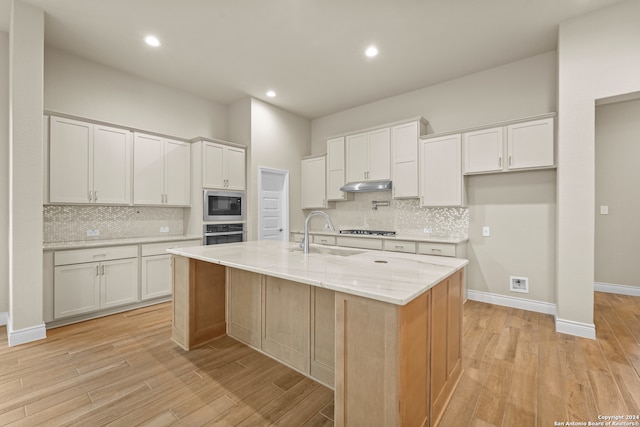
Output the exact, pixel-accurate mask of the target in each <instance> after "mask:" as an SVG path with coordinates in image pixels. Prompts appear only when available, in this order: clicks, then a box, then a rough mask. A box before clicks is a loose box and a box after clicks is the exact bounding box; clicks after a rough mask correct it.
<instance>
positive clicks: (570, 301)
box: [556, 0, 640, 336]
mask: <svg viewBox="0 0 640 427" xmlns="http://www.w3.org/2000/svg"><path fill="white" fill-rule="evenodd" d="M639 22H640V1H638V0H628V1H624V2H621V3H617V4H615V5H614V6H611V7H609V8H606V9H602V10H600V11H596V12H594V13H590V14H587V15H583V16H581V17H578V18H575V19H572V20H570V21H567V22H565V23H563V24H561V25H560V31H559V36H558V61H559V62H558V66H559V67H558V69H559V73H558V118H559V124H558V178H557V179H558V190H557V191H558V193H557V194H558V201H557V203H558V213H557V214H558V217H557V227H558V232H557V260H558V262H557V278H556V281H557V283H558V287H557V297H556V300H557V304H558V316H557V319H558V322H559V324H560V327H559V330H562V326H563V325H564V326H566V328H568V329H571V328H572V327H573V326H575V327H577V328H579V329H580V328H582V329H583V330H585V332H587V333H586V334H585V335H587V336H592V335H593V334H594V333H595V329H594V328H593V283H594V216H595V189H594V187H595V184H594V181H595V172H594V169H595V168H594V163H595V143H594V141H595V100H596V99H599V98H605V97H610V96H616V95H621V94H624V93H629V92H637V91H638V90H640V25H639V24H638V23H639ZM565 320H566V321H567V322H565Z"/></svg>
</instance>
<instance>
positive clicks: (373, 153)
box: [367, 128, 391, 181]
mask: <svg viewBox="0 0 640 427" xmlns="http://www.w3.org/2000/svg"><path fill="white" fill-rule="evenodd" d="M390 135H391V132H390V130H389V128H384V129H379V130H374V131H371V132H369V133H368V138H369V168H368V169H367V181H369V180H371V181H376V180H380V179H391V136H390Z"/></svg>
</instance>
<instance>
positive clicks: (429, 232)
mask: <svg viewBox="0 0 640 427" xmlns="http://www.w3.org/2000/svg"><path fill="white" fill-rule="evenodd" d="M422 232H423V233H424V234H431V233H433V229H432V228H431V227H425V228H423V229H422Z"/></svg>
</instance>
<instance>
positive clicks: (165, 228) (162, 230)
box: [160, 227, 169, 233]
mask: <svg viewBox="0 0 640 427" xmlns="http://www.w3.org/2000/svg"><path fill="white" fill-rule="evenodd" d="M160 232H161V233H168V232H169V227H160Z"/></svg>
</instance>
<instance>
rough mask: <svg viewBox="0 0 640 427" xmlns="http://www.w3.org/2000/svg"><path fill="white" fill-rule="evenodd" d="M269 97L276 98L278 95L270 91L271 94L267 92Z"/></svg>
mask: <svg viewBox="0 0 640 427" xmlns="http://www.w3.org/2000/svg"><path fill="white" fill-rule="evenodd" d="M267 96H268V97H269V98H275V96H276V93H275V92H274V91H272V90H270V91H269V92H267Z"/></svg>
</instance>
